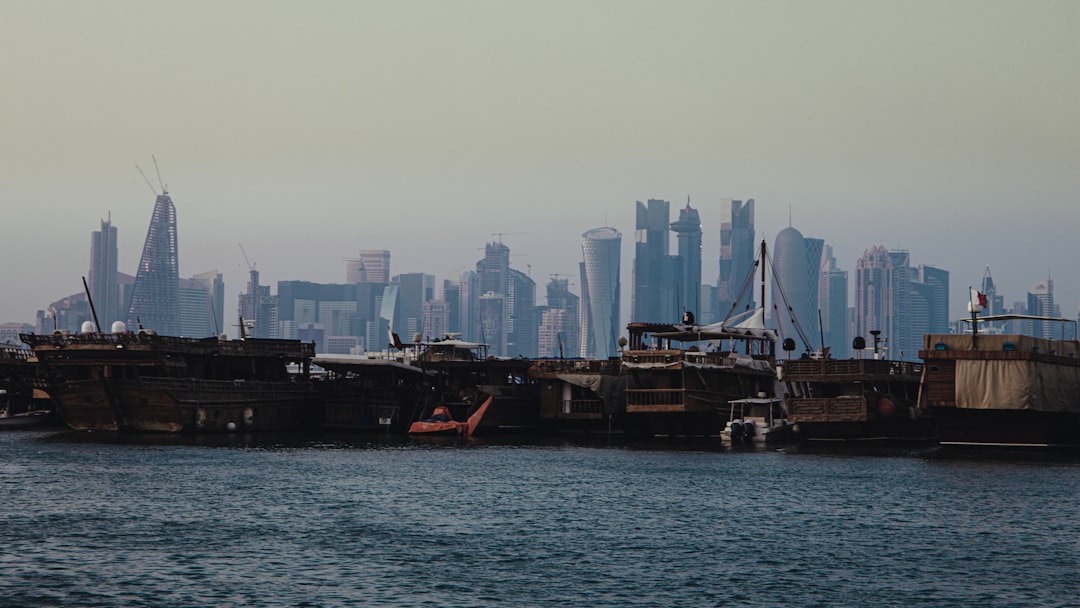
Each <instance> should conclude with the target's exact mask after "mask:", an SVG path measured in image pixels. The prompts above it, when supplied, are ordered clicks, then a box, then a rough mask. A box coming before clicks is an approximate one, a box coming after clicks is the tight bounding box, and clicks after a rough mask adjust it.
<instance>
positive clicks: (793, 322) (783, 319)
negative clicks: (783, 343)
mask: <svg viewBox="0 0 1080 608" xmlns="http://www.w3.org/2000/svg"><path fill="white" fill-rule="evenodd" d="M818 242H819V243H820V241H818ZM807 250H808V247H807V244H806V239H804V238H803V235H802V233H801V232H799V231H798V230H796V229H795V228H793V227H791V226H788V227H787V228H784V229H783V230H781V231H780V233H779V234H777V235H776V245H775V246H774V247H773V252H772V257H773V268H774V269H775V272H776V276H775V277H774V280H773V285H772V303H773V307H772V309H773V314H774V315H775V317H776V321H775V322H776V325H777V327H778V329H779V331H780V338H781V339H786V338H792V339H793V340H795V343H796V345H797V348H796V351H814V350H817V349H818V348H819V345H818V342H820V339H819V337H818V335H817V329H818V324H817V311H816V310H815V307H816V306H817V293H816V292H814V291H812V289H813V288H814V287H816V284H817V278H818V277H817V274H818V271H817V267H818V263H819V262H815V263H811V262H810V261H809V260H808V259H807ZM817 251H818V253H819V257H818V260H819V261H820V259H821V258H820V251H821V249H820V245H818V246H817ZM809 268H814V273H813V280H812V281H811V278H810V277H809V276H808V274H809V273H808V269H809Z"/></svg>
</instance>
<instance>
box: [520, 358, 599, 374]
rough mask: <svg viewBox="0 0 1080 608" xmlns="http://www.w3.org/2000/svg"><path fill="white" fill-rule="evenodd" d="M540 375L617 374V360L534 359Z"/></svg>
mask: <svg viewBox="0 0 1080 608" xmlns="http://www.w3.org/2000/svg"><path fill="white" fill-rule="evenodd" d="M533 364H534V365H535V366H536V371H537V372H538V373H541V374H617V373H619V360H618V359H536V360H534V361H533Z"/></svg>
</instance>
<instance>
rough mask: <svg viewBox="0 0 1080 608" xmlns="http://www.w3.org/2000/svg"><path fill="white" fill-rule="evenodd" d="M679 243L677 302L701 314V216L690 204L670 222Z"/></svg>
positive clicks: (688, 202) (696, 313)
mask: <svg viewBox="0 0 1080 608" xmlns="http://www.w3.org/2000/svg"><path fill="white" fill-rule="evenodd" d="M671 230H672V232H674V233H675V237H676V238H677V239H678V241H679V242H678V244H679V266H680V269H681V271H682V272H681V273H680V276H679V284H678V292H679V295H680V297H679V304H680V306H681V307H682V308H683V309H684V310H687V311H690V312H692V313H694V315H695V316H697V317H699V319H698V320H699V321H700V320H701V319H700V316H701V217H700V216H699V214H698V211H697V209H694V208H692V207H691V206H690V200H689V199H687V201H686V207H684V208H683V209H681V210H680V211H679V219H678V220H676V221H674V222H671Z"/></svg>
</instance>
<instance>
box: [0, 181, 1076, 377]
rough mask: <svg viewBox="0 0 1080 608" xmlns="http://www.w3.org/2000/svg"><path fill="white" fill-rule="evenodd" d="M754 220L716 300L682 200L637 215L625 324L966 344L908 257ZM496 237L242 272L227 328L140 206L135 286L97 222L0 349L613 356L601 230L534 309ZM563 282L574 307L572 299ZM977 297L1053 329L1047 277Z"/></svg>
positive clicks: (615, 267)
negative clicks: (438, 251) (141, 237)
mask: <svg viewBox="0 0 1080 608" xmlns="http://www.w3.org/2000/svg"><path fill="white" fill-rule="evenodd" d="M754 204H755V203H754V200H753V199H747V200H746V201H742V200H734V199H724V200H722V201H720V210H721V222H720V226H719V237H720V256H719V260H718V262H719V273H718V275H717V277H716V283H715V284H707V283H704V282H703V281H702V226H701V219H700V215H699V213H698V210H697V209H695V208H693V207H692V206H691V204H690V200H689V199H687V202H686V205H685V206H684V207H682V208H681V209H679V210H678V214H677V216H676V217H675V218H674V219H673V218H672V215H671V204H670V203H669V202H668V201H666V200H659V199H648V200H647V201H646V202H640V201H638V202H637V203H636V206H635V211H636V213H635V226H634V228H635V232H634V257H633V260H632V277H633V280H632V284H631V294H630V304H631V310H630V320H632V321H644V322H656V323H677V322H680V321H684V320H688V319H693V322H695V323H697V324H699V325H704V324H711V323H718V322H724V321H726V320H729V319H733V318H735V317H736V316H738V315H740V314H742V313H745V312H747V311H751V310H756V309H757V308H758V307H759V306H760V307H764V308H765V312H766V314H765V317H766V319H767V322H768V323H769V324H770V325H769V326H770V327H775V328H777V330H778V332H779V335H780V338H781V340H784V341H787V342H788V344H789V345H791V344H794V351H793V352H790V353H789V354H790V356H802V355H803V354H807V353H814V352H818V351H822V350H825V349H828V351H829V352H830V353H831V355H832V356H833V357H836V358H846V357H850V356H853V355H854V353H853V351H852V344H853V342H854V341H855V340H856V339H857V338H862V341H863V342H865V344H867V346H868V347H870V348H874V347H876V348H877V349H878V350H887V351H888V352H887V355H888V356H889V357H890V358H896V359H909V360H910V359H915V358H917V355H918V351H919V349H920V348H921V345H922V336H923V335H924V334H927V333H948V332H949V331H954V332H959V331H969V329H967V328H966V327H963V326H961V325H960V324H958V323H952V322H950V319H949V272H948V271H946V270H944V269H941V268H936V267H932V266H927V265H912V262H911V258H910V254H909V252H907V251H902V250H889V249H887V248H885V246H884V245H881V244H877V245H873V246H871V247H869V248H868V249H866V251H865V252H863V255H862V256H861V257H860V258H859V259H858V260H857V261H856V263H855V270H854V277H853V278H850V277H849V273H848V271H846V270H843V269H842V268H841V267H840V266H839V264H838V263H837V260H836V257H835V256H834V254H833V248H832V246H830V245H828V244H827V243H826V242H825V241H824V240H823V239H820V238H810V237H805V236H803V234H802V233H801V232H799V231H798V230H797V229H795V228H794V227H793V226H788V227H786V228H784V229H783V230H781V231H780V232H779V233H778V234H777V235H776V238H775V240H774V242H773V244H772V246H771V248H770V247H767V246H764V244H762V243H760V241H758V237H757V236H756V233H755V225H754ZM671 234H674V235H675V239H674V240H675V243H674V244H673V243H672V239H671ZM499 236H500V239H499V240H496V241H493V242H489V243H487V244H485V246H484V255H483V257H482V258H481V259H479V260H477V261H476V264H475V269H474V270H469V271H466V272H464V273H462V274H461V275H460V276H458V277H455V278H451V279H446V280H443V281H442V283H441V285H440V284H439V283H438V281H437V279H436V277H435V276H434V275H431V274H424V273H408V274H397V275H394V274H392V273H391V271H390V251H388V250H381V249H379V250H360V251H359V252H358V254H357V256H356V257H355V258H349V259H347V260H346V261H345V269H344V270H345V272H344V281H343V282H342V283H333V284H323V283H313V282H309V281H304V280H288V281H278V283H277V285H276V290H272V289H271V286H270V285H264V284H262V283H261V282H260V280H259V272H258V271H257V270H256V269H255V265H254V264H252V263H251V262H250V261H248V268H249V276H248V282H247V285H246V287H245V289H244V291H243V293H241V294H240V296H239V301H238V306H237V311H236V317H230V318H229V319H226V318H225V316H224V308H225V303H224V282H223V280H222V275H221V274H220V273H218V272H217V271H216V270H211V271H208V272H203V273H199V274H196V275H193V276H191V277H188V278H181V277H180V276H179V270H178V268H179V245H178V243H177V229H176V209H175V207H174V205H173V201H172V199H171V197H170V196H169V194H168V192H167V191H166V192H162V194H160V195H159V196H157V199H156V200H155V204H154V210H153V213H152V217H151V220H150V225H149V228H148V230H147V235H146V241H145V243H144V246H143V252H142V256H141V258H140V260H139V266H138V268H137V269H136V271H135V274H134V275H129V274H125V273H122V272H120V271H119V270H118V268H117V229H116V227H115V226H113V225H112V222H111V218H110V219H106V220H102V221H101V227H100V230H97V231H94V232H93V234H92V236H91V247H90V269H89V273H88V281H87V291H86V292H81V293H76V294H73V295H69V296H67V297H64V298H61V299H59V300H57V301H55V302H53V303H52V304H50V305H49V306H48V307H47V308H45V309H42V310H40V311H38V314H37V319H36V322H35V324H34V326H28V325H24V324H19V323H8V324H3V325H0V339H3V340H4V341H17V340H18V334H19V333H20V332H23V333H25V332H26V331H28V330H30V329H32V330H33V331H37V332H39V333H41V332H52V331H55V330H61V331H72V332H76V331H80V330H81V329H82V328H83V326H84V324H85V323H86V322H88V321H89V322H93V321H94V320H95V318H96V320H97V323H98V324H99V326H100V328H101V329H102V330H103V331H110V329H111V327H112V324H113V323H114V322H117V321H122V322H123V323H125V324H126V326H127V327H128V328H129V329H133V330H134V329H137V328H139V327H144V328H146V329H151V330H154V331H157V332H158V333H162V334H170V335H183V336H189V337H206V336H214V335H218V334H221V333H224V332H226V331H228V330H229V328H233V327H236V324H239V323H242V326H241V327H239V328H238V330H239V331H235V332H230V333H233V334H234V335H235V334H239V333H241V332H242V333H243V335H247V336H251V337H258V338H289V339H299V340H304V341H313V342H315V344H316V349H317V352H321V353H335V354H361V353H365V352H369V351H382V350H386V349H388V348H391V347H401V346H403V345H405V344H409V343H413V342H418V341H429V340H436V339H441V338H443V337H445V336H447V335H453V336H460V337H461V338H463V339H465V340H468V341H474V342H482V343H485V344H488V345H489V353H490V354H491V355H495V356H510V357H516V356H523V357H563V358H570V357H586V358H600V359H603V358H608V357H613V356H618V354H619V350H620V348H621V347H620V342H619V338H620V336H621V335H623V333H624V328H623V327H621V326H620V318H621V316H620V301H621V285H620V275H621V260H620V256H621V245H622V234H621V233H620V232H619V231H618V230H617V229H615V228H613V227H607V226H604V227H599V228H595V229H592V230H588V231H586V232H585V233H583V234H582V241H581V262H580V264H579V269H578V270H579V271H578V274H577V276H576V277H571V276H568V275H551V276H550V277H549V280H548V282H547V284H546V286H545V293H546V298H545V299H546V304H543V305H539V304H538V303H537V293H536V291H537V285H536V282H535V281H534V279H533V278H532V277H531V276H530V273H529V272H522V271H520V270H518V269H516V268H512V267H511V263H510V259H511V255H510V248H509V247H508V246H507V245H506V244H504V243H503V242H502V240H501V235H499ZM759 245H762V246H760V247H759ZM241 249H242V247H241ZM762 253H765V257H764V259H762V257H761V254H762ZM244 257H245V260H246V253H245V254H244ZM763 270H764V273H763ZM762 277H767V278H765V280H764V282H763V281H762ZM574 278H576V279H577V280H578V287H579V293H573V291H572V288H573V282H572V279H574ZM766 286H767V287H768V290H767V291H766ZM980 287H981V292H982V293H984V294H986V296H987V298H988V310H987V311H986V313H985V314H992V315H1001V314H1005V313H1018V314H1027V315H1036V316H1045V317H1060V316H1061V311H1060V309H1059V307H1058V306H1057V305H1056V304H1055V303H1054V296H1053V281H1052V280H1050V278H1049V277H1048V278H1047V279H1045V280H1043V281H1039V282H1038V283H1037V284H1036V285H1035V286H1034V287H1033V288H1032V290H1031V292H1029V293H1028V294H1027V298H1026V300H1023V301H1017V302H1015V303H1014V304H1013V305H1012V306H1011V307H1006V306H1005V305H1004V298H1003V296H1001V295H1000V294H998V293H997V290H996V288H995V286H994V283H993V279H992V277H991V276H990V272H989V269H987V272H986V275H985V277H984V279H983V282H982V284H981V286H980ZM87 292H88V293H89V295H90V299H88V298H87ZM850 294H853V295H854V300H853V301H851V300H850ZM980 331H999V332H1000V331H1015V332H1023V333H1031V334H1034V335H1042V336H1044V337H1060V336H1055V335H1053V334H1054V332H1055V331H1060V324H1057V323H1050V322H1042V321H1038V320H1025V321H1004V320H1003V321H1000V322H994V323H990V324H987V325H986V326H985V327H984V328H981V329H980ZM788 338H790V340H786V339H788Z"/></svg>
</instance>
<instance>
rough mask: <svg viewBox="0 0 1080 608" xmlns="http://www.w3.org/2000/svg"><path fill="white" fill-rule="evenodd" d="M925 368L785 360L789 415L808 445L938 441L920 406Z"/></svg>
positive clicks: (782, 371)
mask: <svg viewBox="0 0 1080 608" xmlns="http://www.w3.org/2000/svg"><path fill="white" fill-rule="evenodd" d="M922 368H923V366H922V364H920V363H915V362H910V361H892V360H886V359H877V358H874V359H830V358H820V359H818V358H806V359H793V360H789V361H783V362H781V364H780V379H781V380H782V381H783V383H784V385H785V397H786V401H787V410H788V415H789V417H790V419H791V421H792V422H794V423H795V424H796V430H797V435H798V437H799V439H801V440H806V441H894V440H900V441H928V442H931V441H935V440H936V439H937V430H936V427H935V424H934V419H933V416H932V413H931V412H930V410H929V408H921V407H919V405H918V397H919V383H920V382H921V379H922V378H921V375H922Z"/></svg>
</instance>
